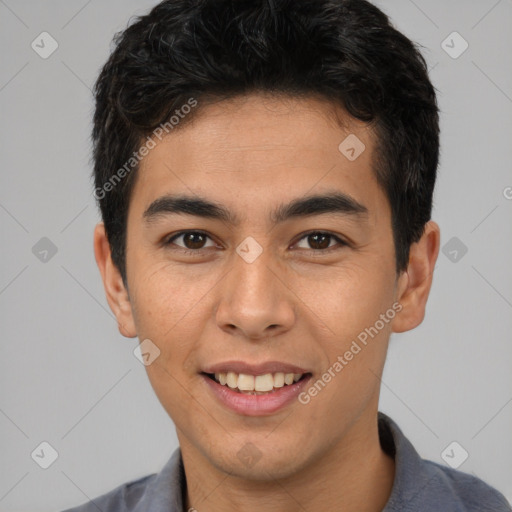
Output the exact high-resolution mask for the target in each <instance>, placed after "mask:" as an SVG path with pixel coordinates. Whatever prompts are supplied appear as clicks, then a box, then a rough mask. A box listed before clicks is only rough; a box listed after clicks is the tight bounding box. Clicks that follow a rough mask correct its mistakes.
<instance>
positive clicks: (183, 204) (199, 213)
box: [143, 191, 368, 225]
mask: <svg viewBox="0 0 512 512" xmlns="http://www.w3.org/2000/svg"><path fill="white" fill-rule="evenodd" d="M325 213H334V214H341V215H350V216H354V217H361V218H366V217H368V208H366V206H364V205H363V204H361V203H359V202H358V201H356V200H355V199H354V198H353V197H351V196H349V195H347V194H345V193H342V192H338V191H336V192H331V193H326V194H321V195H309V196H305V197H301V198H297V199H294V200H292V201H291V202H289V203H287V204H282V205H279V206H278V207H277V208H276V209H275V210H274V211H273V212H272V213H271V215H270V220H271V222H272V223H273V224H278V223H281V222H284V221H286V220H289V219H292V218H297V217H309V216H313V215H321V214H325ZM169 214H186V215H194V216H196V217H203V218H208V219H215V220H221V221H223V222H227V223H229V224H232V225H238V224H239V223H240V219H239V218H238V217H237V215H236V214H234V213H233V212H231V211H230V210H228V209H227V208H226V207H225V206H223V205H221V204H219V203H216V202H215V201H211V200H208V199H205V198H201V197H197V196H187V195H165V196H162V197H160V198H158V199H156V200H155V201H153V202H152V203H151V204H150V205H149V207H148V208H147V209H146V210H145V211H144V214H143V218H144V219H145V221H146V222H147V223H151V222H152V221H154V220H157V219H158V218H159V217H162V216H166V215H169Z"/></svg>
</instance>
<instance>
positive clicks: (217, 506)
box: [178, 411, 395, 512]
mask: <svg viewBox="0 0 512 512" xmlns="http://www.w3.org/2000/svg"><path fill="white" fill-rule="evenodd" d="M364 425H366V428H363V426H364ZM178 437H179V439H180V447H181V452H182V457H183V464H184V467H185V474H186V478H187V493H186V496H185V502H184V505H185V508H184V510H186V511H188V510H190V509H192V510H194V509H196V510H198V511H199V512H218V511H219V510H222V511H225V512H231V511H233V512H234V511H239V510H244V512H256V511H258V512H259V511H261V510H262V509H264V510H266V511H268V512H292V511H293V512H295V511H296V510H328V509H336V510H343V511H344V512H380V511H382V509H383V508H384V506H385V505H386V503H387V501H388V499H389V496H390V494H391V489H392V486H393V481H394V473H395V464H394V460H393V459H392V458H391V457H389V456H388V455H387V454H385V453H384V452H383V450H382V448H381V446H380V441H379V435H378V425H377V417H376V412H374V411H372V416H371V417H369V418H368V419H365V418H363V417H361V418H359V420H358V421H357V422H356V423H355V424H354V425H353V426H352V427H351V428H350V430H349V431H348V432H347V433H346V435H344V436H343V438H342V439H341V440H340V441H338V442H337V443H336V444H334V445H333V446H332V447H331V448H330V449H329V451H328V452H327V453H321V454H319V456H317V457H316V459H315V460H314V461H311V462H310V463H309V464H308V465H307V466H306V467H305V468H304V469H302V470H299V471H298V472H296V473H294V474H292V475H289V476H287V477H286V478H281V479H279V480H265V481H261V480H260V481H255V480H248V479H243V478H239V477H237V476H234V475H230V474H229V473H225V472H223V471H220V470H219V469H218V468H216V467H214V466H213V465H212V464H211V463H210V462H209V461H208V459H206V458H205V457H204V456H203V455H202V454H200V453H199V452H198V451H197V450H196V449H195V447H193V446H192V445H191V444H190V443H188V441H187V439H186V437H184V436H183V435H182V434H181V433H180V432H178Z"/></svg>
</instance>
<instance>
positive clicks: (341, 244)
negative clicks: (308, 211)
mask: <svg viewBox="0 0 512 512" xmlns="http://www.w3.org/2000/svg"><path fill="white" fill-rule="evenodd" d="M191 233H194V234H197V235H204V236H206V237H207V238H209V239H210V240H212V238H211V237H210V235H208V233H205V232H204V231H198V230H190V231H180V232H179V233H176V234H174V235H172V237H171V238H168V239H167V240H166V241H165V242H164V245H165V246H170V245H171V244H172V243H173V242H174V240H176V239H178V238H180V237H181V236H184V235H187V234H191ZM310 235H324V236H328V237H330V238H332V239H334V240H336V241H337V242H338V246H333V247H328V248H326V249H309V251H312V252H314V253H317V254H318V253H323V254H325V253H328V254H330V253H331V252H332V251H333V250H339V249H341V248H343V247H346V246H349V244H348V243H347V242H345V241H344V240H342V239H341V238H340V237H339V236H337V235H335V234H333V233H331V232H329V231H319V230H312V231H308V232H306V233H302V235H301V237H300V238H299V240H298V241H297V242H296V244H297V243H299V242H300V241H301V240H303V239H304V238H307V237H308V236H310ZM296 244H294V245H296ZM177 247H179V250H180V251H181V252H182V253H183V254H187V255H190V256H197V255H198V254H200V253H201V251H202V250H203V249H204V247H203V248H200V249H186V248H184V247H181V246H177ZM207 249H208V248H207ZM299 250H303V251H307V250H308V249H299Z"/></svg>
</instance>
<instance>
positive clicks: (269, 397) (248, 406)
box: [202, 374, 311, 416]
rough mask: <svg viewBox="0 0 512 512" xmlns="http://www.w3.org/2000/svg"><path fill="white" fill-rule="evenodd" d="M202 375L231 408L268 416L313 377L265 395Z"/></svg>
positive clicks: (282, 406)
mask: <svg viewBox="0 0 512 512" xmlns="http://www.w3.org/2000/svg"><path fill="white" fill-rule="evenodd" d="M202 377H203V379H204V380H205V382H206V384H208V386H209V387H210V389H211V390H212V391H213V394H214V395H215V396H216V397H217V398H218V399H219V400H220V402H221V403H222V404H224V405H225V406H227V407H228V408H229V409H232V410H233V411H235V412H237V413H238V414H243V415H245V416H266V415H269V414H273V413H275V412H277V411H279V410H280V409H283V408H284V407H286V406H287V405H289V404H290V403H291V402H293V401H294V400H295V399H297V397H298V395H299V394H300V393H301V391H302V389H303V388H304V387H305V386H306V384H307V383H308V381H309V379H310V378H311V375H308V376H306V377H305V378H302V379H301V380H299V381H298V382H295V383H294V384H290V385H289V386H287V385H284V386H283V387H282V388H279V389H277V390H275V391H272V392H270V393H267V394H265V395H247V394H245V393H239V392H238V391H234V390H232V389H231V388H230V387H228V386H222V385H221V384H219V383H218V382H217V381H215V380H212V379H210V377H207V376H206V375H204V374H203V375H202Z"/></svg>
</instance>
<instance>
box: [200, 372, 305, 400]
mask: <svg viewBox="0 0 512 512" xmlns="http://www.w3.org/2000/svg"><path fill="white" fill-rule="evenodd" d="M203 375H206V377H208V378H209V379H211V380H213V381H214V382H217V383H218V384H220V385H221V386H226V387H227V388H230V389H231V390H232V391H235V392H236V393H241V394H244V395H268V394H270V393H275V392H276V391H278V390H279V389H281V388H284V387H286V386H292V385H293V384H295V383H297V382H299V381H302V380H304V379H307V378H309V377H310V376H311V373H309V372H306V373H284V372H275V373H265V374H263V375H250V374H247V373H236V372H232V371H230V372H217V373H205V372H203Z"/></svg>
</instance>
